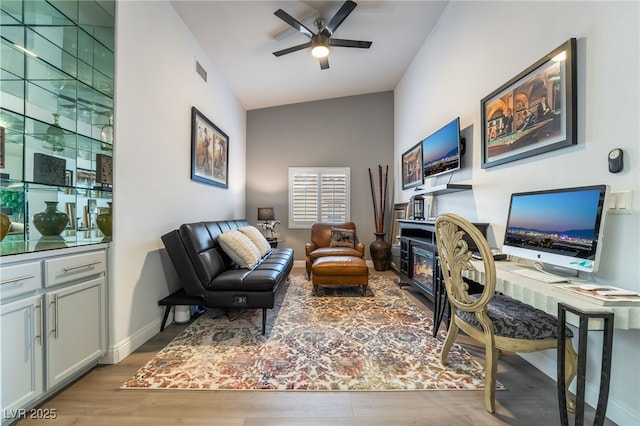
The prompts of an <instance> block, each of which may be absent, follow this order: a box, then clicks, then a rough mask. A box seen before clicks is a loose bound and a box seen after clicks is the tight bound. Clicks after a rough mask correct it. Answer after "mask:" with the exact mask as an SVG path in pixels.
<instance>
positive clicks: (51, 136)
mask: <svg viewBox="0 0 640 426" xmlns="http://www.w3.org/2000/svg"><path fill="white" fill-rule="evenodd" d="M42 146H43V147H45V148H47V149H50V150H52V151H58V152H60V151H64V130H62V129H61V128H60V114H57V113H53V124H52V125H51V126H49V128H48V129H47V134H46V135H45V136H44V139H43V141H42Z"/></svg>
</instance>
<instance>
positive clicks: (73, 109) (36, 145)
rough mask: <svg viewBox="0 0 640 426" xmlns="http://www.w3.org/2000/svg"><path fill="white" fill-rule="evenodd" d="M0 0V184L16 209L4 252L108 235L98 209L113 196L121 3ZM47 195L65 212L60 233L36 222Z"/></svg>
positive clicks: (7, 206) (0, 246)
mask: <svg viewBox="0 0 640 426" xmlns="http://www.w3.org/2000/svg"><path fill="white" fill-rule="evenodd" d="M104 7H107V8H108V10H107V9H105V8H104ZM0 9H1V11H0V24H1V25H0V36H1V38H0V53H1V54H2V63H1V70H0V99H1V104H0V126H2V127H4V140H3V141H2V143H3V155H4V158H3V160H4V165H3V167H2V168H0V190H1V191H2V193H1V200H2V203H1V207H2V210H3V213H5V214H8V216H9V217H10V219H11V228H10V231H9V234H8V235H7V236H6V237H5V238H4V240H2V242H0V255H8V254H17V253H23V252H31V251H40V250H53V249H56V248H62V247H71V246H76V245H83V244H95V243H100V242H103V241H104V238H105V236H104V235H103V234H102V232H100V230H99V229H98V228H97V226H96V218H97V216H98V214H99V213H101V212H103V211H106V210H107V209H108V205H109V204H110V203H111V201H112V199H113V187H112V180H111V167H112V166H111V164H112V157H111V154H112V150H113V142H114V141H113V108H114V104H113V93H114V83H113V82H114V73H115V69H114V56H115V55H114V48H115V39H114V24H115V19H114V11H115V3H114V2H113V1H109V0H107V1H106V2H105V1H100V2H97V1H91V0H76V1H73V0H70V1H33V0H24V1H19V0H16V1H3V2H0ZM47 202H48V203H54V204H55V206H56V208H57V210H58V211H60V212H62V213H65V214H67V217H68V223H67V225H66V226H65V227H64V229H63V230H62V231H61V232H60V234H59V235H43V233H42V232H40V231H39V230H38V228H37V227H36V225H35V223H34V216H35V215H36V214H38V213H40V212H42V211H44V210H45V208H46V203H47ZM43 232H44V233H47V232H48V231H43Z"/></svg>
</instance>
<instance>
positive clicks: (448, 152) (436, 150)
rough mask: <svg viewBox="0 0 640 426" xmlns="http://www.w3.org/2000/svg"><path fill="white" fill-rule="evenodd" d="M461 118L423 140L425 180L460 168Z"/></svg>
mask: <svg viewBox="0 0 640 426" xmlns="http://www.w3.org/2000/svg"><path fill="white" fill-rule="evenodd" d="M460 151H461V144H460V117H456V118H455V119H453V120H452V121H451V122H450V123H448V124H447V125H445V126H444V127H442V128H441V129H440V130H438V131H436V132H434V133H433V134H432V135H430V136H427V137H426V138H425V139H423V140H422V170H423V175H424V177H425V178H428V177H433V176H437V175H440V174H442V173H447V172H452V171H454V170H458V169H459V168H460Z"/></svg>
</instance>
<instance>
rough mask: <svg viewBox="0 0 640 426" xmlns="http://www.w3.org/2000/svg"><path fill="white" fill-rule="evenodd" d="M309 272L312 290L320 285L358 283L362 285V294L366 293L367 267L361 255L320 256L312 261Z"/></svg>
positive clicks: (367, 282)
mask: <svg viewBox="0 0 640 426" xmlns="http://www.w3.org/2000/svg"><path fill="white" fill-rule="evenodd" d="M311 272H312V275H311V276H312V279H313V281H312V282H313V291H314V292H317V291H318V286H321V285H358V286H362V295H365V294H366V293H367V285H369V268H367V264H366V262H365V261H364V259H363V258H361V257H355V256H326V257H320V258H318V259H316V260H315V261H314V262H313V265H312V266H311Z"/></svg>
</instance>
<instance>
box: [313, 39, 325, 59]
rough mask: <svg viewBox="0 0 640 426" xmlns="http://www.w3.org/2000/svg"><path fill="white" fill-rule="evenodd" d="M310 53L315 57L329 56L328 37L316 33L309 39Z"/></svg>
mask: <svg viewBox="0 0 640 426" xmlns="http://www.w3.org/2000/svg"><path fill="white" fill-rule="evenodd" d="M311 54H312V55H313V56H314V57H316V58H326V57H327V56H329V38H328V37H325V36H322V35H317V36H316V37H314V39H313V40H311Z"/></svg>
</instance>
